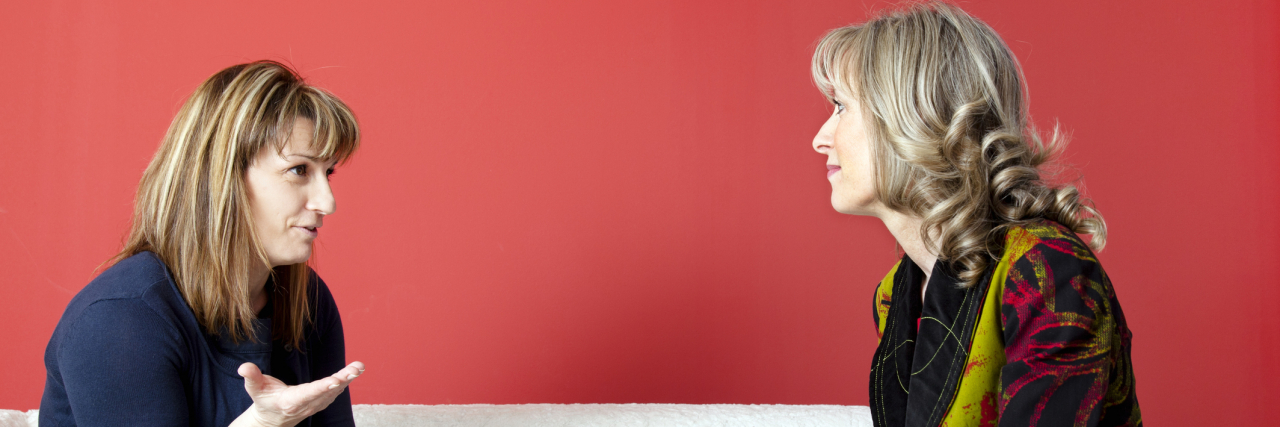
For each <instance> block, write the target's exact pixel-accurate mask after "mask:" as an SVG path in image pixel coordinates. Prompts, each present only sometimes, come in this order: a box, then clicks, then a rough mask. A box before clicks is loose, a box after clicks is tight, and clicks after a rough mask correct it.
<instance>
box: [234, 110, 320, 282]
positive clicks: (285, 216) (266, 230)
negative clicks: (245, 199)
mask: <svg viewBox="0 0 1280 427" xmlns="http://www.w3.org/2000/svg"><path fill="white" fill-rule="evenodd" d="M314 126H315V125H314V124H313V123H312V122H311V120H307V119H298V120H296V121H295V122H294V125H293V134H292V135H290V137H289V141H288V143H287V144H286V145H285V146H284V151H282V152H280V153H277V152H276V150H274V149H272V148H270V147H268V148H263V149H262V150H259V151H258V154H257V156H255V157H254V159H253V160H252V161H251V162H250V163H249V170H248V171H246V172H245V186H246V187H247V188H248V192H249V210H250V212H251V214H252V215H253V231H254V233H256V235H257V237H258V241H259V242H260V243H261V244H262V247H263V249H265V250H266V252H267V258H268V260H269V261H270V262H271V265H272V266H273V267H275V266H281V265H289V264H297V263H301V262H305V261H306V260H307V259H308V258H310V257H311V242H312V241H314V240H315V238H316V236H317V235H318V233H319V232H320V226H321V225H323V224H324V216H325V215H330V214H332V213H333V211H334V209H336V208H337V204H336V202H335V201H334V199H333V191H332V190H331V189H330V188H329V174H331V173H333V167H334V163H335V161H332V160H331V161H327V162H321V161H320V160H318V159H316V154H317V153H315V152H313V151H312V149H311V147H310V146H311V137H312V129H313V128H314Z"/></svg>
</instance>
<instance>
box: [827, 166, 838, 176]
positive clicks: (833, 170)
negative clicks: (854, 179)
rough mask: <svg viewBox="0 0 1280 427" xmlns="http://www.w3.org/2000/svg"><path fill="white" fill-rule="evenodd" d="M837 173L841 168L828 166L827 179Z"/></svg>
mask: <svg viewBox="0 0 1280 427" xmlns="http://www.w3.org/2000/svg"><path fill="white" fill-rule="evenodd" d="M836 172H840V167H839V166H836V165H827V178H831V175H835V174H836Z"/></svg>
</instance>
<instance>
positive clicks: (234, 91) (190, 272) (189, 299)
mask: <svg viewBox="0 0 1280 427" xmlns="http://www.w3.org/2000/svg"><path fill="white" fill-rule="evenodd" d="M359 140H360V131H359V128H358V127H357V125H356V120H355V116H354V115H353V114H352V112H351V110H350V109H349V108H347V106H346V105H345V104H343V103H342V101H340V100H338V99H337V98H336V97H334V96H333V95H331V94H329V93H327V92H325V91H323V90H320V89H318V88H315V87H312V86H310V85H308V84H306V83H305V82H304V81H303V80H302V79H301V78H300V77H299V76H298V75H297V73H295V72H294V71H293V70H291V69H289V68H288V67H286V66H284V65H282V64H280V63H277V62H272V61H259V62H254V63H249V64H241V65H236V66H233V67H230V68H227V69H225V70H222V71H220V72H218V73H217V74H215V75H214V76H213V77H210V78H209V79H208V80H207V81H205V82H204V83H203V84H201V85H200V87H199V88H198V89H196V92H195V93H194V94H192V96H191V98H190V99H188V100H187V102H186V103H185V104H184V105H183V107H182V109H181V111H179V113H178V116H177V117H176V118H174V120H173V123H172V124H171V125H170V127H169V131H168V133H167V134H166V135H165V138H164V141H163V143H162V144H161V146H160V149H159V150H158V151H157V152H156V155H155V157H154V158H153V159H152V161H151V164H150V165H149V166H148V167H147V170H146V172H145V173H144V174H143V177H142V181H141V183H140V184H139V186H138V193H137V199H136V202H135V210H134V219H133V226H132V229H131V231H130V233H129V238H128V241H127V243H126V245H125V248H124V250H123V251H121V252H120V254H119V255H117V256H116V257H115V258H114V259H113V260H114V261H115V263H114V265H112V266H111V268H109V269H107V270H106V271H104V272H103V273H102V274H101V275H99V276H98V277H97V278H96V279H94V280H93V281H92V282H91V283H89V285H88V286H85V288H84V289H82V290H81V291H80V293H79V294H77V295H76V296H75V298H73V299H72V300H71V303H70V304H68V305H67V309H66V311H65V312H64V313H63V315H62V319H61V320H59V321H58V326H57V328H56V329H55V330H54V333H53V337H52V338H51V339H50V340H49V346H48V348H47V349H46V351H45V367H46V369H47V371H48V376H47V378H46V380H45V390H44V397H43V399H42V400H41V402H40V425H41V426H77V425H81V426H83V425H129V426H153V425H154V426H174V425H193V426H226V425H232V426H294V425H304V426H353V425H355V423H354V420H353V418H352V415H351V395H350V392H349V391H348V390H347V386H348V385H349V384H350V383H351V381H353V380H354V379H355V378H356V377H357V376H359V375H360V374H361V373H363V372H364V365H363V364H361V363H360V362H355V363H352V364H350V365H348V364H347V363H346V352H345V348H344V341H343V334H342V320H341V318H340V317H339V315H338V307H337V305H336V304H335V303H334V301H333V296H332V295H331V294H330V292H329V289H328V287H327V286H326V285H325V283H324V282H323V281H322V280H320V278H319V277H317V276H316V274H315V272H314V271H312V270H311V269H310V268H308V267H307V260H308V259H309V258H310V257H311V251H312V243H313V241H314V240H315V238H316V236H317V234H318V232H319V229H320V227H321V226H322V225H323V221H324V218H325V216H327V215H330V214H333V212H334V210H335V209H336V202H335V199H334V196H333V192H332V190H331V189H330V187H329V176H330V175H331V174H332V173H333V170H334V167H335V166H336V165H337V164H339V163H342V162H343V161H345V160H346V159H347V158H349V157H350V156H351V154H352V153H353V152H355V150H356V148H357V147H358V146H359Z"/></svg>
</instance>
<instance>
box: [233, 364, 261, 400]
mask: <svg viewBox="0 0 1280 427" xmlns="http://www.w3.org/2000/svg"><path fill="white" fill-rule="evenodd" d="M236 373H238V374H240V376H241V377H244V390H245V391H247V392H249V396H257V395H258V392H260V391H262V383H263V378H262V371H261V370H259V369H258V365H255V364H252V363H249V362H245V363H244V364H242V365H240V369H237V370H236Z"/></svg>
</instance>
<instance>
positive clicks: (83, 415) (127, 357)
mask: <svg viewBox="0 0 1280 427" xmlns="http://www.w3.org/2000/svg"><path fill="white" fill-rule="evenodd" d="M181 348H183V341H182V338H181V336H180V334H179V333H178V332H177V330H176V329H175V328H174V326H173V325H172V324H170V323H168V322H166V321H165V320H164V319H163V318H161V316H160V315H159V314H157V313H156V312H155V311H153V310H152V309H151V307H149V306H148V305H147V304H146V303H145V302H144V301H141V300H137V299H112V300H103V301H99V302H96V303H94V304H92V305H90V306H89V307H87V308H85V310H84V311H83V312H82V313H81V315H80V318H79V319H78V320H76V322H75V325H74V326H73V327H72V328H71V330H70V331H68V334H67V335H66V336H65V338H64V340H63V342H62V344H61V346H60V347H59V350H58V354H57V356H56V357H57V360H58V364H59V366H60V367H61V374H62V380H63V384H64V386H65V387H66V392H67V401H68V402H69V403H70V407H71V414H72V416H73V417H74V418H75V423H76V425H78V426H108V425H110V426H116V425H121V426H123V425H129V426H179V425H187V424H188V423H189V418H188V413H187V393H186V391H185V390H184V387H183V382H184V380H183V375H182V372H183V370H182V366H183V365H184V364H183V359H182V356H181V354H182V353H181V351H179V350H180V349H181Z"/></svg>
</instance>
